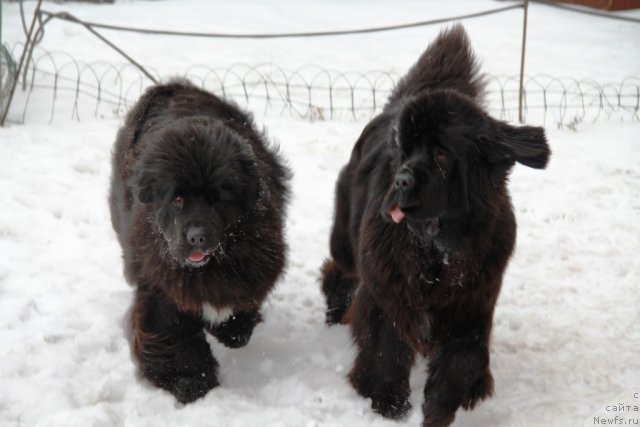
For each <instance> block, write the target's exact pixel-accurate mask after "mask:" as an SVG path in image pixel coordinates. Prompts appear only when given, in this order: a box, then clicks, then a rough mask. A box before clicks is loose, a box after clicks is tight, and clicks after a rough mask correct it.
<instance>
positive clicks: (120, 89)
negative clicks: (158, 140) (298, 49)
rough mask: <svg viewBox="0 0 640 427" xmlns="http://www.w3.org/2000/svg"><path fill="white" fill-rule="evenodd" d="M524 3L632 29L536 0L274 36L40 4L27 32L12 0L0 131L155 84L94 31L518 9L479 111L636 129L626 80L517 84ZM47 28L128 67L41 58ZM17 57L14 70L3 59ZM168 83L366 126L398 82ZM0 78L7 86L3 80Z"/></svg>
mask: <svg viewBox="0 0 640 427" xmlns="http://www.w3.org/2000/svg"><path fill="white" fill-rule="evenodd" d="M529 1H531V2H535V3H542V4H548V5H551V6H553V7H560V8H563V9H568V10H570V11H574V12H579V13H589V14H592V15H593V14H595V15H597V16H600V17H604V18H610V19H620V20H625V21H629V22H635V23H640V20H639V19H636V18H630V17H625V16H615V15H611V14H603V13H601V12H588V11H587V12H585V11H583V10H581V9H575V8H570V7H569V8H568V7H566V6H561V5H557V4H554V3H550V2H548V1H546V0H523V1H520V2H515V3H514V4H511V5H507V6H504V7H500V8H496V9H492V10H487V11H481V12H477V13H471V14H467V15H460V16H455V17H449V18H442V19H435V20H430V21H420V22H413V23H407V24H401V25H392V26H387V27H377V28H359V29H353V30H341V31H323V32H308V33H274V34H222V33H192V32H179V31H163V30H157V29H144V28H132V27H127V26H118V25H110V24H103V23H96V22H87V21H83V20H81V19H79V18H77V17H75V16H73V15H71V14H69V13H67V12H58V13H51V12H48V11H45V10H42V9H41V4H42V0H38V2H37V5H36V8H35V11H34V13H33V19H32V21H31V25H30V26H29V27H27V22H26V19H25V15H24V12H23V7H22V6H23V5H22V0H21V1H20V6H21V9H20V10H21V18H22V25H23V27H24V31H25V35H26V37H27V39H26V46H25V45H20V44H17V45H15V46H14V47H13V50H12V52H11V53H10V54H9V52H8V51H7V50H6V49H5V52H4V53H5V55H4V57H6V58H9V61H8V64H9V66H4V68H3V67H0V78H2V79H3V80H1V81H2V85H0V95H2V96H1V97H0V112H1V113H2V123H4V121H5V119H8V120H9V121H12V122H18V123H25V122H31V121H48V122H52V121H53V120H54V119H56V118H60V117H70V118H73V119H76V120H83V119H86V118H89V117H121V116H122V115H123V114H124V113H125V112H126V111H127V110H128V109H129V108H130V107H131V106H132V105H133V103H134V102H135V101H136V100H137V98H138V97H139V96H140V94H141V93H142V91H143V90H144V89H145V88H146V87H147V86H148V85H149V84H151V83H152V82H157V81H160V80H161V79H160V75H159V73H158V72H157V71H156V70H153V69H151V68H146V67H143V66H142V65H141V64H139V63H138V62H136V61H135V60H134V59H133V58H131V57H130V56H128V55H127V54H126V53H125V52H124V51H122V49H120V48H119V47H118V46H116V45H115V44H114V43H112V42H111V41H110V40H108V39H107V38H106V37H104V36H103V35H101V34H100V33H99V32H98V31H97V30H111V31H126V32H134V33H142V34H164V35H171V36H176V37H177V36H180V37H208V38H243V39H256V38H288V37H326V36H337V35H349V34H362V33H371V32H381V31H393V30H400V29H405V28H413V27H421V26H426V25H435V24H439V23H442V22H448V21H452V20H461V19H471V18H478V17H482V16H486V15H490V14H495V13H502V12H505V11H509V10H514V9H520V8H521V9H523V11H524V21H523V41H522V56H521V68H520V70H521V74H520V75H519V76H488V78H487V80H488V90H487V100H486V101H487V107H488V108H489V110H490V112H491V113H492V114H493V115H495V116H497V117H500V118H502V119H505V120H515V119H519V120H520V121H521V122H525V121H528V122H535V123H541V124H544V125H547V126H549V125H557V126H560V127H563V126H568V127H575V126H576V125H577V124H578V123H580V122H584V121H595V120H599V119H602V118H607V119H610V120H611V119H619V120H634V121H640V116H639V114H640V113H639V107H640V77H629V78H627V79H625V80H623V81H622V82H618V83H601V82H595V81H591V80H577V79H574V78H571V77H553V76H546V75H535V76H526V75H524V72H523V70H524V58H525V46H526V43H525V42H526V29H527V10H528V5H529ZM55 19H57V20H63V21H67V22H69V23H71V24H76V25H81V26H83V27H85V28H86V29H87V31H88V32H90V33H92V34H93V35H94V36H96V37H97V38H99V39H100V40H101V41H102V42H104V43H105V44H106V45H108V46H110V47H111V48H112V49H114V50H115V51H117V52H118V53H119V54H120V55H121V56H123V58H125V59H126V60H127V61H128V62H127V63H122V64H112V63H107V62H100V61H96V62H90V63H84V62H80V61H77V60H76V59H74V58H73V57H72V56H71V55H69V54H68V53H64V52H50V51H47V50H45V49H42V48H40V47H38V46H37V45H38V43H39V42H40V41H41V40H42V39H43V37H44V31H45V27H46V25H47V23H48V22H50V21H51V20H55ZM27 28H28V29H27ZM0 53H1V52H0ZM18 53H21V54H20V55H18ZM18 56H20V60H19V61H16V60H14V59H11V58H17V57H18ZM5 62H6V61H5ZM16 63H17V66H16ZM0 65H5V64H2V63H0ZM3 70H6V73H5V74H2V71H3ZM18 73H20V75H19V76H18ZM178 74H181V75H182V76H184V77H187V78H188V79H190V80H191V81H193V82H194V83H196V84H198V85H200V86H202V87H203V88H206V89H208V90H210V91H212V92H214V93H217V94H219V95H222V96H224V97H226V98H228V99H232V100H234V101H235V102H237V103H238V104H240V105H241V106H245V107H250V108H251V110H253V111H260V112H263V113H264V114H273V113H276V114H281V115H283V114H289V115H292V116H296V117H301V118H306V119H311V120H335V119H351V120H361V119H368V118H370V117H371V116H373V115H375V114H376V113H378V112H379V111H380V110H381V108H382V107H383V106H384V103H385V102H386V99H387V97H388V95H389V93H390V92H391V90H392V89H393V87H394V85H395V83H396V81H397V80H398V78H399V77H400V76H399V75H398V74H396V73H393V72H389V71H351V72H345V71H338V70H332V69H328V68H324V67H322V66H319V65H307V66H303V67H300V68H298V69H294V70H288V69H283V68H282V67H280V66H278V65H277V64H271V63H269V64H258V65H250V64H234V65H231V66H227V67H211V66H209V65H206V64H203V65H193V66H191V67H189V68H188V69H186V70H184V71H182V72H181V73H178ZM8 76H11V78H7V79H4V78H5V77H8ZM5 80H6V81H5ZM9 82H11V90H10V91H9V92H8V96H5V93H6V90H5V89H6V88H7V84H8V83H9ZM18 83H21V86H22V90H18V91H15V90H14V89H15V86H16V85H17V84H18ZM14 94H15V99H13V96H14Z"/></svg>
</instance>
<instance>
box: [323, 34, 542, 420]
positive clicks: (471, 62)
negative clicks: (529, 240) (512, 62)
mask: <svg viewBox="0 0 640 427" xmlns="http://www.w3.org/2000/svg"><path fill="white" fill-rule="evenodd" d="M483 90H484V83H483V80H482V77H481V75H479V73H478V65H477V62H476V60H475V58H474V55H473V53H472V51H471V47H470V44H469V41H468V38H467V35H466V33H465V31H464V29H463V28H462V26H460V25H456V26H453V27H452V28H451V29H449V30H448V31H444V32H442V33H441V34H440V35H439V36H438V38H437V39H436V40H435V42H433V43H432V44H431V45H430V46H429V47H428V49H427V50H426V51H425V52H424V54H423V55H422V56H421V57H420V59H419V60H418V62H417V64H416V65H415V66H414V67H413V68H412V69H411V70H410V71H409V72H408V74H407V75H406V76H405V77H404V78H403V79H401V80H400V81H399V83H398V85H397V86H396V88H395V89H394V91H393V93H392V94H391V96H390V98H389V101H388V103H387V105H386V106H385V108H384V110H383V112H382V113H381V114H380V115H378V116H377V117H375V118H374V119H373V120H372V121H371V122H370V123H369V124H368V125H367V126H366V127H365V129H364V131H363V132H362V135H361V136H360V139H359V140H358V141H357V142H356V145H355V147H354V149H353V152H352V154H351V159H350V161H349V163H348V164H347V165H346V166H345V167H344V169H343V170H342V172H341V173H340V177H339V179H338V183H337V188H336V211H335V222H334V226H333V230H332V234H331V242H330V249H331V255H332V259H329V260H327V261H326V262H325V264H324V266H323V270H322V273H323V291H324V293H325V295H326V297H327V304H328V310H327V322H328V323H329V324H331V323H337V322H343V323H349V324H350V325H351V329H352V333H353V336H354V339H355V342H356V344H357V346H358V350H359V354H358V356H357V359H356V361H355V365H354V367H353V369H352V370H351V372H350V374H349V379H350V381H351V384H352V385H353V386H354V387H355V389H356V390H357V391H358V393H360V394H361V395H362V396H365V397H369V398H371V399H372V402H373V403H372V406H373V409H374V410H376V411H377V412H379V413H381V414H382V415H384V416H387V417H392V418H398V417H401V416H403V415H404V414H406V412H407V411H408V410H409V409H410V405H409V403H408V401H407V398H408V395H409V392H410V390H409V372H410V369H411V366H412V364H413V362H414V358H415V355H416V353H419V354H421V355H423V356H426V357H427V358H428V361H429V377H428V380H427V384H426V386H425V389H424V403H423V407H422V409H423V413H424V425H425V426H445V425H449V424H450V423H451V422H453V419H454V417H455V412H456V410H457V409H458V407H460V406H462V407H463V408H465V409H470V408H473V407H474V405H475V404H476V403H477V402H478V401H479V400H482V399H484V398H485V397H488V396H490V395H491V394H492V390H493V378H492V376H491V372H490V369H489V338H490V333H491V324H492V318H493V310H494V306H495V304H496V300H497V298H498V293H499V291H500V286H501V284H502V276H503V273H504V270H505V268H506V266H507V261H508V259H509V257H510V256H511V252H512V250H513V246H514V242H515V238H516V222H515V218H514V214H513V209H512V207H511V201H510V198H509V194H508V191H507V186H506V182H507V176H508V174H509V172H510V169H511V168H512V166H513V165H514V163H515V162H518V163H521V164H523V165H526V166H529V167H533V168H544V167H545V166H546V164H547V161H548V158H549V155H550V150H549V147H548V145H547V142H546V138H545V134H544V130H543V129H542V128H537V127H528V126H524V127H512V126H510V125H508V124H506V123H503V122H500V121H497V120H495V119H493V118H491V117H489V116H488V115H487V113H486V112H485V111H484V110H483V108H482V93H483Z"/></svg>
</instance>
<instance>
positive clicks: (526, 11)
mask: <svg viewBox="0 0 640 427" xmlns="http://www.w3.org/2000/svg"><path fill="white" fill-rule="evenodd" d="M523 6H524V22H523V23H522V54H521V55H520V93H519V96H518V113H519V119H520V123H524V54H525V51H526V47H527V18H528V15H529V0H524V4H523Z"/></svg>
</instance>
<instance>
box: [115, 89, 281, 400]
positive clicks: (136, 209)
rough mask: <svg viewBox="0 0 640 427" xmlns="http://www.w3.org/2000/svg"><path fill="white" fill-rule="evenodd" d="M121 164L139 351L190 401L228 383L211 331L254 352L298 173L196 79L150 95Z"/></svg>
mask: <svg viewBox="0 0 640 427" xmlns="http://www.w3.org/2000/svg"><path fill="white" fill-rule="evenodd" d="M112 167H113V171H112V180H111V193H110V196H109V204H110V209H111V220H112V224H113V228H114V230H115V231H116V233H117V236H118V240H119V242H120V245H121V246H122V251H123V260H124V271H125V277H126V279H127V281H128V282H129V283H131V284H132V285H135V286H136V296H135V301H134V304H133V310H132V318H131V337H132V350H133V354H134V356H135V358H136V360H137V361H138V362H139V366H140V370H141V372H142V374H143V375H144V376H145V377H146V378H147V379H148V380H149V381H151V382H152V383H153V384H155V385H156V386H158V387H162V388H164V389H166V390H169V391H170V392H171V393H173V394H174V395H175V396H176V398H177V399H178V400H179V401H180V402H190V401H192V400H195V399H197V398H199V397H202V396H204V395H205V394H206V393H207V392H208V391H209V390H210V389H211V388H213V387H215V386H217V385H218V380H217V362H216V361H215V359H214V358H213V355H212V354H211V349H210V347H209V344H208V343H207V341H206V340H205V334H204V330H205V329H206V330H208V331H209V332H210V333H211V334H213V335H214V336H215V337H217V338H218V340H219V341H220V342H221V343H222V344H224V345H226V346H228V347H234V348H235V347H241V346H243V345H245V344H246V343H247V342H248V341H249V338H250V337H251V334H252V332H253V328H254V327H255V325H256V324H257V323H258V322H260V321H261V315H260V312H259V310H260V307H261V305H262V303H263V301H264V300H265V298H266V296H267V294H268V293H269V291H270V290H271V289H272V288H273V286H274V284H275V282H276V280H277V279H278V277H279V276H280V274H281V273H282V271H283V268H284V265H285V255H286V245H285V241H284V232H283V228H284V216H285V204H286V202H287V198H288V194H289V190H288V179H289V177H290V172H289V169H288V168H287V167H286V166H285V165H284V164H283V162H282V160H281V159H280V157H279V155H278V154H277V152H276V149H275V148H273V147H272V146H271V145H270V144H269V143H268V142H267V141H266V138H265V136H264V135H263V134H262V133H261V132H259V131H257V130H256V128H255V125H254V124H253V120H252V118H251V116H250V115H249V114H248V113H246V112H244V111H242V110H240V109H239V108H238V107H237V106H235V105H234V104H232V103H229V102H227V101H224V100H222V99H220V98H218V97H216V96H214V95H212V94H210V93H208V92H205V91H203V90H200V89H198V88H196V87H195V86H193V85H191V84H190V83H189V82H187V81H185V80H175V81H171V82H169V83H167V84H161V85H157V86H154V87H152V88H150V89H149V90H147V91H146V93H145V94H144V95H143V96H142V97H141V98H140V100H139V101H138V102H137V103H136V105H135V106H134V107H133V109H132V110H131V111H130V112H129V115H128V116H127V119H126V122H125V124H124V126H123V127H122V128H121V129H120V131H119V133H118V136H117V140H116V143H115V149H114V153H113V164H112ZM205 305H206V307H207V308H208V311H207V310H204V307H205ZM211 313H214V315H211ZM215 313H218V314H220V313H224V314H225V316H221V317H219V316H215Z"/></svg>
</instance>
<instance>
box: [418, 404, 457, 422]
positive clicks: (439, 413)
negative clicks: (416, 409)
mask: <svg viewBox="0 0 640 427" xmlns="http://www.w3.org/2000/svg"><path fill="white" fill-rule="evenodd" d="M422 413H423V415H424V421H422V426H423V427H446V426H449V425H451V424H452V423H453V420H454V419H455V418H456V410H455V408H453V409H452V408H449V407H443V406H440V405H438V404H437V403H436V402H435V401H433V400H425V402H424V403H423V404H422Z"/></svg>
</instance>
